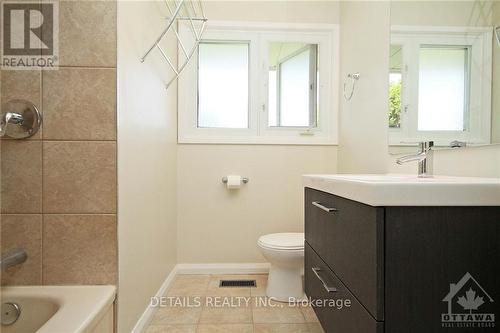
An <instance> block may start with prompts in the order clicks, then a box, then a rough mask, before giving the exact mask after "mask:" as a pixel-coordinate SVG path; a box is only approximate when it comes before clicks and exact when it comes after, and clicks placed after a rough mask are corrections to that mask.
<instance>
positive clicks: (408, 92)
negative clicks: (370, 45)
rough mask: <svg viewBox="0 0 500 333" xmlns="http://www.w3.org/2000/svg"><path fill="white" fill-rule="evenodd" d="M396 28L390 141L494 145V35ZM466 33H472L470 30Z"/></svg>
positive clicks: (391, 51)
mask: <svg viewBox="0 0 500 333" xmlns="http://www.w3.org/2000/svg"><path fill="white" fill-rule="evenodd" d="M443 29H445V28H435V27H434V28H433V27H396V28H393V34H392V37H391V39H392V41H391V48H390V61H389V64H390V70H389V124H388V126H389V141H390V144H406V143H411V142H415V141H423V140H435V141H436V142H437V144H440V145H449V143H450V142H451V141H454V140H459V141H466V142H469V143H485V142H489V133H490V131H489V128H490V121H491V115H490V113H491V85H490V84H489V83H488V82H486V81H487V80H489V78H490V76H491V75H489V74H487V73H489V72H490V71H491V45H490V44H489V43H487V41H488V39H489V38H490V37H491V36H490V35H491V31H489V30H488V29H482V28H477V29H476V30H474V31H467V30H463V31H460V29H459V28H454V29H453V30H452V31H446V30H443ZM464 29H466V28H464Z"/></svg>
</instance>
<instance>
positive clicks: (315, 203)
mask: <svg viewBox="0 0 500 333" xmlns="http://www.w3.org/2000/svg"><path fill="white" fill-rule="evenodd" d="M305 238H306V241H307V242H308V243H309V244H310V246H311V247H312V248H313V249H314V250H315V251H316V252H317V253H318V254H319V256H320V257H321V259H322V260H323V261H324V262H325V263H326V264H327V265H328V266H329V267H330V268H331V269H332V270H333V271H335V273H336V274H337V275H338V277H339V278H340V279H342V281H343V282H344V283H345V284H346V286H347V287H348V288H349V290H351V291H352V292H353V293H354V295H356V297H357V298H358V299H359V300H360V301H361V302H362V303H363V305H364V306H365V307H366V309H368V311H369V312H370V313H371V314H372V316H373V317H375V318H376V319H377V320H383V319H384V317H383V314H384V309H383V292H384V289H383V288H384V271H383V269H384V262H383V261H384V257H383V255H384V209H383V208H379V207H372V206H368V205H365V204H361V203H359V202H355V201H352V200H348V199H345V198H341V197H337V196H335V195H332V194H329V193H325V192H321V191H317V190H313V189H310V188H306V190H305Z"/></svg>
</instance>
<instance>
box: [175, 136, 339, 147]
mask: <svg viewBox="0 0 500 333" xmlns="http://www.w3.org/2000/svg"><path fill="white" fill-rule="evenodd" d="M177 142H178V143H179V144H220V145H298V146H300V145H302V146H336V145H338V142H337V141H336V140H332V139H328V138H325V137H309V136H308V137H297V138H291V137H245V138H238V137H231V138H228V137H203V138H200V137H182V138H181V137H179V138H178V140H177Z"/></svg>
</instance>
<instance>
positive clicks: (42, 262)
mask: <svg viewBox="0 0 500 333" xmlns="http://www.w3.org/2000/svg"><path fill="white" fill-rule="evenodd" d="M40 106H41V109H42V123H41V127H40V129H41V130H42V131H41V133H40V140H41V150H42V151H41V152H40V156H41V159H42V163H41V167H40V168H41V169H42V170H41V175H42V179H41V182H40V183H41V184H40V188H41V191H42V193H41V200H42V237H41V241H40V245H41V253H40V259H41V260H40V262H41V267H40V273H41V275H42V276H41V280H42V286H43V285H45V274H44V272H45V270H44V266H45V265H44V261H45V258H44V257H45V256H44V255H43V249H44V241H43V240H44V239H45V216H44V214H43V212H44V210H45V209H44V201H45V200H43V193H44V186H43V183H44V181H43V180H44V178H45V177H44V176H43V170H44V167H43V165H44V158H43V157H44V154H43V152H44V150H45V149H44V141H43V132H44V130H43V127H44V126H43V125H44V123H43V110H44V109H45V108H44V98H43V71H42V70H40Z"/></svg>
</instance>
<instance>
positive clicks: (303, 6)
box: [177, 1, 339, 263]
mask: <svg viewBox="0 0 500 333" xmlns="http://www.w3.org/2000/svg"><path fill="white" fill-rule="evenodd" d="M205 9H206V14H207V17H210V19H212V20H230V21H231V20H232V21H234V20H242V21H267V22H293V23H338V13H339V4H338V2H335V1H314V2H311V1H234V2H231V1H222V2H215V1H208V2H206V3H205ZM179 112H183V110H179ZM178 154H179V155H178V180H177V188H178V200H179V206H178V261H179V262H181V263H214V262H234V263H242V262H261V261H263V260H264V259H263V257H262V256H261V254H260V252H259V251H258V249H257V245H256V242H257V238H258V237H259V236H260V235H262V234H265V233H270V232H284V231H301V230H303V212H302V211H303V208H302V207H303V202H302V201H303V199H302V196H303V194H302V187H301V175H302V174H305V173H332V172H335V171H336V164H337V159H336V147H331V146H330V147H328V146H323V147H320V146H286V145H285V146H275V145H272V146H262V145H179V147H178ZM227 174H240V175H242V176H246V177H249V178H250V182H249V183H248V184H247V185H245V186H243V188H242V189H241V190H239V191H237V192H234V193H233V192H229V191H228V190H226V189H225V188H224V186H223V185H222V183H221V178H222V177H223V176H225V175H227Z"/></svg>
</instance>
